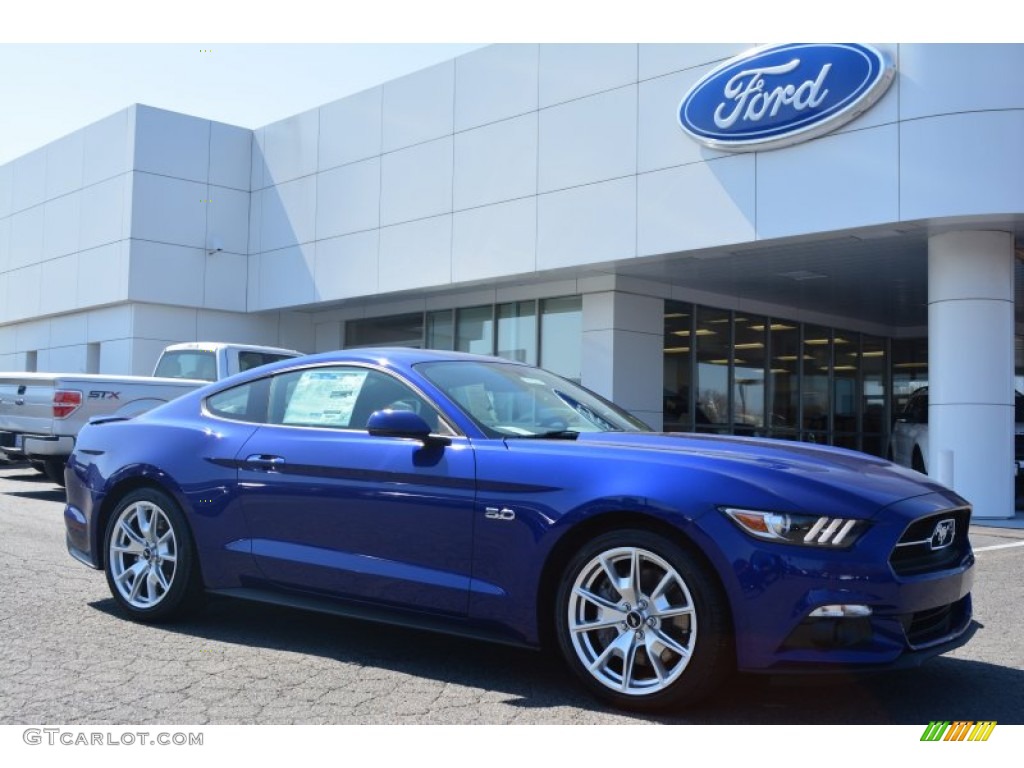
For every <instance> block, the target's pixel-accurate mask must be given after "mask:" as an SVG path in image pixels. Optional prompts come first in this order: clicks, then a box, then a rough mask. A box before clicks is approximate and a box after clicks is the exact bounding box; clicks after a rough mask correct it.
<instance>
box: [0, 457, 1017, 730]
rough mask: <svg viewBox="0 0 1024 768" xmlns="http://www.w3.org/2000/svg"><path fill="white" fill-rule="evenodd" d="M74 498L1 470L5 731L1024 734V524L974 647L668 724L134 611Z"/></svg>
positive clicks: (273, 618) (330, 627)
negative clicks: (121, 596) (545, 728)
mask: <svg viewBox="0 0 1024 768" xmlns="http://www.w3.org/2000/svg"><path fill="white" fill-rule="evenodd" d="M63 501H64V495H63V490H62V489H60V488H59V487H57V486H55V485H53V484H52V483H50V482H48V481H46V480H45V479H44V478H43V476H42V475H39V474H37V473H35V472H34V471H33V470H31V469H30V468H29V467H28V466H27V465H0V584H2V588H0V724H32V723H47V724H116V723H119V724H149V723H160V724H168V725H170V724H181V725H188V724H191V725H203V724H236V723H240V724H247V723H252V724H289V723H311V724H312V723H338V724H360V723H380V724H413V723H456V724H469V723H490V724H504V723H521V724H530V723H559V724H576V723H595V724H596V723H644V722H659V723H699V724H741V723H745V724H755V723H759V724H814V723H827V724H847V723H870V724H886V723H896V724H907V725H910V724H913V725H918V724H920V725H924V724H927V723H928V722H929V721H931V720H972V721H978V720H995V721H998V722H999V723H1000V724H1004V723H1014V724H1024V644H1022V643H1021V642H1020V638H1021V636H1022V630H1024V616H1022V612H1021V611H1020V606H1021V605H1022V604H1024V578H1022V574H1024V567H1022V566H1024V529H1021V528H995V527H985V526H972V531H971V540H972V544H973V545H974V547H975V549H976V551H977V560H978V566H977V571H976V580H975V589H974V600H975V618H976V619H977V620H978V621H979V622H980V623H981V624H982V625H983V626H982V629H981V630H980V631H979V632H978V633H977V635H976V636H975V638H974V639H973V640H972V641H971V642H970V643H969V644H967V645H966V646H964V647H963V648H960V649H958V650H956V651H954V652H952V653H950V654H948V655H946V656H943V657H940V658H937V659H934V660H932V661H930V662H928V663H926V664H925V665H924V666H923V667H921V668H919V669H914V670H907V671H900V672H891V673H885V674H879V675H871V676H864V677H859V676H858V677H853V676H846V675H844V676H828V677H815V676H800V677H797V678H775V677H770V678H766V677H760V676H737V677H735V678H734V679H733V680H732V681H731V682H730V683H729V684H728V685H727V686H726V687H725V688H723V690H722V691H721V692H720V693H719V694H718V695H716V696H715V697H714V698H712V699H711V700H708V701H706V702H704V703H703V704H701V705H700V706H698V707H695V708H693V709H690V710H685V711H681V712H678V713H672V714H667V715H658V716H651V717H649V716H642V717H641V716H635V715H630V714H625V713H622V712H617V711H614V710H611V709H608V708H606V707H604V706H602V705H600V704H598V703H596V702H595V701H594V700H593V699H592V698H590V697H589V696H588V695H587V694H586V693H585V692H583V691H582V690H581V689H580V688H579V687H578V686H577V684H576V683H575V681H574V680H573V679H572V678H571V676H570V675H569V674H568V672H567V671H566V670H565V669H563V667H562V665H561V663H560V662H559V661H558V660H557V658H555V657H554V656H552V655H545V654H543V653H534V652H530V651H523V650H516V649H511V648H506V647H503V646H497V645H489V644H485V643H482V642H474V641H470V640H463V639H459V638H451V637H446V636H442V635H434V634H429V633H425V632H419V631H413V630H406V629H400V628H395V627H387V626H379V625H374V624H370V623H364V622H359V621H354V620H347V619H342V618H337V617H333V616H324V615H318V614H310V613H304V612H301V611H297V610H292V609H285V608H276V607H268V606H263V605H256V604H250V603H245V602H240V601H235V600H229V599H225V598H216V599H212V600H210V602H209V603H208V605H207V606H206V607H205V608H204V609H203V610H202V611H201V612H200V613H199V614H197V615H196V616H195V617H193V618H190V619H189V620H187V621H183V622H179V623H175V624H167V625H159V626H147V625H143V624H137V623H134V622H132V621H129V620H127V619H125V618H124V617H123V616H122V615H121V614H120V613H119V612H118V611H117V609H116V607H115V604H114V602H113V600H112V599H111V597H110V594H109V592H108V591H107V585H106V581H105V579H104V577H103V574H102V573H100V572H99V571H93V570H91V569H89V568H86V567H85V566H83V565H81V564H79V563H78V562H76V561H74V560H72V559H71V557H70V556H69V555H68V554H67V552H66V550H65V546H64V524H63V519H62V512H63Z"/></svg>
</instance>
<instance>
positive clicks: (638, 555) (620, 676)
mask: <svg viewBox="0 0 1024 768" xmlns="http://www.w3.org/2000/svg"><path fill="white" fill-rule="evenodd" d="M556 606H557V607H556V610H557V614H556V616H555V626H556V630H557V635H558V644H559V647H560V649H561V652H562V655H563V656H564V657H565V659H566V661H567V662H568V664H569V666H570V667H571V668H572V670H573V671H574V672H575V673H576V675H577V676H578V677H579V678H580V679H581V680H582V681H583V683H584V684H585V685H586V686H587V687H588V688H589V689H590V690H591V691H592V692H593V693H594V694H595V695H596V696H598V697H599V698H602V699H604V700H605V701H608V702H609V703H611V704H613V705H615V706H618V707H623V708H625V709H634V710H654V709H664V708H668V707H679V706H684V705H687V704H692V703H694V702H696V701H698V700H700V699H701V698H703V697H705V696H707V695H708V694H709V693H710V692H711V691H712V690H714V688H715V687H717V686H718V685H719V684H720V683H721V682H722V680H723V679H724V677H725V676H726V675H727V674H728V672H729V671H730V670H731V669H732V668H733V667H734V657H733V651H732V639H731V634H730V632H729V621H728V616H727V612H726V606H725V598H724V596H723V595H722V592H721V589H720V588H719V586H718V584H717V583H716V582H715V581H714V580H713V579H712V578H711V577H710V576H709V575H708V573H707V572H706V570H705V566H704V565H703V564H702V563H700V562H699V561H698V559H697V558H696V557H695V556H694V555H693V554H692V553H690V552H688V551H687V550H685V549H684V548H682V547H680V546H679V545H677V544H676V543H675V542H672V541H670V540H669V539H666V538H664V537H663V536H659V535H657V534H653V533H651V532H648V531H643V530H623V531H615V532H611V533H607V534H604V535H602V536H599V537H597V538H596V539H594V540H593V541H592V542H590V543H589V544H588V545H587V546H585V547H584V548H583V549H581V550H580V552H578V553H577V555H576V556H575V557H574V558H573V559H572V561H571V562H570V563H569V565H568V567H567V568H566V571H565V573H564V575H563V578H562V582H561V584H560V586H559V590H558V597H557V600H556Z"/></svg>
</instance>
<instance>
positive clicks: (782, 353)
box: [768, 320, 801, 440]
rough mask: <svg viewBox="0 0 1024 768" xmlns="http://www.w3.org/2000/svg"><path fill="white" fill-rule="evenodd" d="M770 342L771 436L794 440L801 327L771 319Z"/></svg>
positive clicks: (796, 425)
mask: <svg viewBox="0 0 1024 768" xmlns="http://www.w3.org/2000/svg"><path fill="white" fill-rule="evenodd" d="M768 339H769V342H768V343H769V347H770V349H771V359H770V360H769V368H768V404H769V426H770V428H771V431H770V433H769V434H770V435H771V436H772V437H783V438H787V439H790V440H793V439H795V438H796V436H797V427H798V425H799V419H800V363H801V355H800V328H799V326H798V325H797V324H796V323H786V322H782V321H778V320H772V321H771V322H770V323H769V324H768Z"/></svg>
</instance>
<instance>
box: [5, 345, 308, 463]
mask: <svg viewBox="0 0 1024 768" xmlns="http://www.w3.org/2000/svg"><path fill="white" fill-rule="evenodd" d="M300 355H302V353H301V352H296V351H295V350H293V349H279V348H277V347H261V346H255V345H246V344H220V343H206V342H188V343H185V344H172V345H171V346H169V347H167V348H166V349H165V350H164V351H163V352H162V353H161V355H160V359H159V360H158V361H157V364H156V370H155V371H154V372H153V376H151V377H150V376H107V375H104V374H89V373H0V452H2V453H3V454H5V455H6V457H7V458H8V459H11V460H21V459H27V460H28V461H30V462H31V463H32V465H33V466H34V467H35V468H36V469H38V470H40V471H42V472H43V473H45V474H46V476H47V477H48V478H50V479H51V480H52V481H54V482H57V483H63V479H64V463H65V462H66V461H67V457H68V456H69V455H70V454H71V451H72V450H73V449H74V447H75V438H76V436H77V435H78V432H79V430H80V429H81V428H82V427H83V426H85V424H87V423H88V422H89V420H90V419H92V418H94V417H96V416H129V417H130V416H137V415H138V414H140V413H143V412H144V411H148V410H149V409H150V408H155V407H156V406H158V405H160V404H161V403H165V402H167V401H168V400H173V399H174V398H176V397H178V396H179V395H183V394H185V393H186V392H190V391H191V390H193V389H197V388H199V387H201V386H203V385H205V384H207V383H209V382H211V381H218V380H220V379H223V378H225V377H227V376H231V375H232V374H235V373H239V372H241V371H247V370H249V369H250V368H255V367H257V366H259V365H266V364H267V363H273V362H275V361H277V360H283V359H285V358H289V357H299V356H300Z"/></svg>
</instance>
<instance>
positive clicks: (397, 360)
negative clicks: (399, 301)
mask: <svg viewBox="0 0 1024 768" xmlns="http://www.w3.org/2000/svg"><path fill="white" fill-rule="evenodd" d="M456 360H464V361H470V362H492V363H507V364H510V365H523V363H517V362H516V361H515V360H508V359H507V358H503V357H493V356H490V355H477V354H473V353H471V352H452V351H448V350H441V349H414V348H412V347H364V348H359V349H338V350H334V351H332V352H320V353H317V354H315V355H308V356H307V357H304V358H303V359H302V362H303V363H306V362H309V363H326V362H343V361H350V362H360V363H373V364H376V365H383V366H385V367H391V366H397V367H409V366H412V365H416V364H417V363H429V362H442V361H456ZM290 362H291V363H292V364H293V365H294V364H295V361H294V360H292V361H290Z"/></svg>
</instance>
